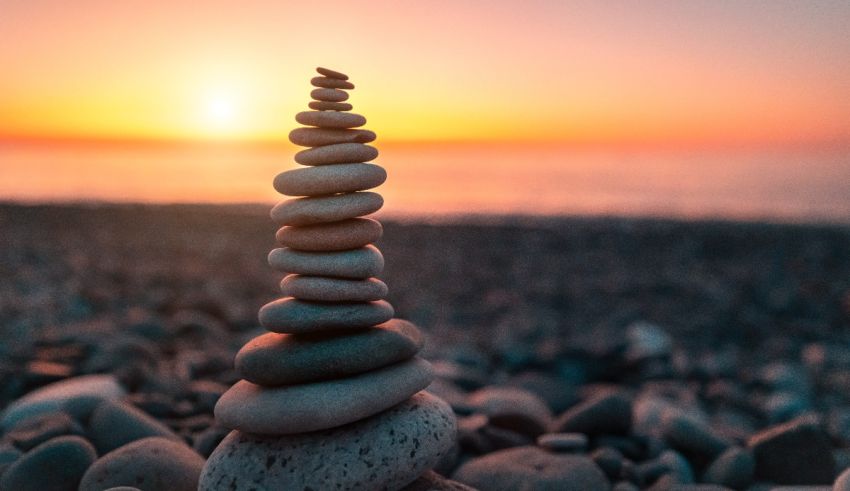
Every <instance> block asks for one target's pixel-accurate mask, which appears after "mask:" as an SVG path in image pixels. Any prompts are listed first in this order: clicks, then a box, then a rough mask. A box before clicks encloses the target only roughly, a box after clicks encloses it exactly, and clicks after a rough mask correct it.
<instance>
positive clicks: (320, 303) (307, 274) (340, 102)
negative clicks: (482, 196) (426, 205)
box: [200, 68, 455, 491]
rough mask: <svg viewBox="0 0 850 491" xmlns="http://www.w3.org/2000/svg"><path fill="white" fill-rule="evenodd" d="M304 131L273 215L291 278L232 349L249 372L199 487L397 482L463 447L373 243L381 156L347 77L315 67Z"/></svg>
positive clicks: (221, 407)
mask: <svg viewBox="0 0 850 491" xmlns="http://www.w3.org/2000/svg"><path fill="white" fill-rule="evenodd" d="M317 71H318V72H319V74H320V75H322V76H320V77H315V78H313V79H312V80H311V83H312V84H313V85H314V86H315V87H317V88H316V89H315V90H313V91H312V92H311V96H312V97H313V99H314V100H313V101H311V102H310V104H309V106H310V108H311V109H313V111H306V112H301V113H298V114H297V115H296V116H295V120H296V121H298V122H299V123H301V124H303V125H305V126H306V127H302V128H297V129H295V130H293V131H292V132H291V133H290V134H289V139H290V141H292V142H293V143H295V144H296V145H301V146H305V147H311V148H309V149H306V150H303V151H301V152H298V153H297V154H296V155H295V161H296V162H297V163H299V164H302V165H304V166H306V167H304V168H298V169H295V170H289V171H286V172H283V173H281V174H279V175H278V176H277V177H276V178H275V180H274V187H275V189H276V190H277V191H279V192H280V193H282V194H285V195H287V196H295V198H291V199H286V200H284V201H282V202H280V203H279V204H278V205H276V206H275V207H274V208H273V209H272V211H271V216H272V219H273V220H274V221H276V222H277V223H278V224H280V225H281V226H282V227H281V228H280V230H278V231H277V234H276V239H277V241H278V242H279V243H280V245H281V246H283V247H281V248H278V249H274V250H273V251H271V253H270V254H269V263H270V265H271V266H272V267H273V268H275V269H278V270H281V271H284V272H286V273H289V275H288V276H286V277H284V278H283V280H282V281H281V284H280V287H281V290H282V291H283V295H284V297H283V298H280V299H278V300H275V301H273V302H271V303H268V304H266V305H265V306H263V307H262V308H261V309H260V314H259V318H260V324H261V325H262V326H263V327H265V328H266V329H268V330H269V331H271V332H269V333H266V334H263V335H261V336H258V337H256V338H254V339H252V340H251V341H249V342H248V343H247V344H246V345H245V346H244V347H242V349H241V350H240V351H239V353H238V354H237V355H236V362H235V365H236V370H237V372H238V373H239V375H240V376H241V377H242V378H243V379H244V380H240V381H239V382H237V383H236V384H235V385H234V386H233V387H231V388H230V390H228V391H227V392H226V393H225V394H224V395H223V396H222V397H221V399H220V400H219V401H218V404H217V405H216V408H215V416H216V420H217V422H218V424H220V425H223V426H225V427H228V428H231V429H232V430H233V431H232V432H230V434H228V436H227V437H225V439H224V440H223V441H222V442H221V444H220V445H219V446H218V448H217V449H216V450H215V451H214V452H213V454H212V455H211V456H210V458H209V460H208V461H207V464H206V466H205V467H204V471H203V473H202V475H201V483H200V489H202V490H220V489H232V490H242V489H244V490H248V489H268V490H308V489H312V490H325V489H329V490H330V489H332V490H355V489H356V490H368V491H376V490H383V489H387V490H396V489H401V488H403V487H404V486H406V485H407V484H409V483H411V482H412V481H414V480H416V479H417V477H418V476H419V475H421V474H422V473H423V472H425V471H426V470H428V469H430V468H431V467H433V466H434V465H436V464H437V463H438V461H439V460H440V459H441V458H442V457H443V456H444V455H445V454H446V453H448V452H449V450H450V449H451V447H452V446H453V443H454V437H455V420H454V415H453V413H452V411H451V409H450V408H449V407H448V406H447V405H446V403H445V402H443V401H442V400H440V399H439V398H437V397H435V396H433V395H431V394H429V393H427V392H423V391H422V390H423V389H424V388H425V387H427V386H428V385H429V384H430V382H431V377H432V375H431V368H430V365H429V364H428V362H426V361H424V360H423V359H421V358H419V357H417V356H416V354H417V353H418V352H419V350H420V349H421V348H422V335H421V333H420V332H419V330H418V329H417V328H416V326H414V325H413V324H411V323H410V322H407V321H404V320H401V319H396V318H393V315H394V311H393V308H392V306H391V305H390V304H389V303H388V302H386V301H385V300H384V297H385V296H386V295H387V286H386V285H385V284H384V283H383V282H382V281H380V280H378V279H377V278H375V276H377V275H378V274H380V273H381V271H382V269H383V267H384V258H383V256H382V255H381V252H380V251H379V250H378V249H377V248H376V247H375V246H373V245H372V242H375V241H376V240H378V239H379V238H380V237H381V234H382V232H383V229H382V227H381V224H380V223H379V222H377V221H376V220H372V219H370V218H362V216H363V215H368V214H370V213H374V212H376V211H378V209H380V208H381V206H383V198H382V197H381V195H379V194H377V193H374V192H368V191H365V190H367V189H371V188H374V187H377V186H379V185H380V184H382V183H383V182H384V180H386V177H387V174H386V171H384V169H383V168H381V167H379V166H377V165H375V164H370V163H366V162H368V161H370V160H373V159H374V158H375V157H377V156H378V151H377V150H376V149H375V148H374V147H372V146H369V145H366V143H369V142H371V141H374V140H375V133H373V132H371V131H369V130H365V129H356V128H360V127H361V126H363V125H365V124H366V118H364V117H363V116H361V115H359V114H354V113H351V112H348V111H350V110H351V109H352V106H351V104H349V103H347V102H345V101H346V100H347V99H348V93H347V92H346V91H345V90H346V89H353V88H354V85H353V84H352V83H351V82H349V81H348V76H346V75H344V74H342V73H339V72H336V71H333V70H328V69H325V68H318V69H317Z"/></svg>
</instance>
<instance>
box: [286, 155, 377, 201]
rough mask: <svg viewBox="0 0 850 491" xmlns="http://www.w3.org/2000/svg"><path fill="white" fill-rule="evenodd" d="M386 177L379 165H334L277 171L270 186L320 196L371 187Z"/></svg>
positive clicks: (295, 194)
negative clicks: (272, 184) (278, 172)
mask: <svg viewBox="0 0 850 491" xmlns="http://www.w3.org/2000/svg"><path fill="white" fill-rule="evenodd" d="M386 180H387V171H385V170H384V168H383V167H381V166H379V165H375V164H359V163H358V164H336V165H323V166H319V167H306V168H303V169H292V170H288V171H286V172H281V173H280V174H278V175H277V176H275V178H274V188H275V190H276V191H277V192H279V193H281V194H285V195H287V196H321V195H325V194H335V193H350V192H353V191H363V190H366V189H372V188H374V187H378V186H380V185H381V184H383V183H384V181H386Z"/></svg>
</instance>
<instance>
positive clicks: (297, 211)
mask: <svg viewBox="0 0 850 491" xmlns="http://www.w3.org/2000/svg"><path fill="white" fill-rule="evenodd" d="M383 205H384V198H383V197H381V195H380V194H378V193H370V192H361V193H346V194H337V195H332V196H316V197H312V198H293V199H288V200H286V201H281V202H280V203H278V204H277V205H275V207H274V208H272V211H271V217H272V220H274V221H275V222H277V223H278V224H279V225H313V224H316V223H327V222H337V221H340V220H346V219H348V218H356V217H360V216H363V215H369V214H370V213H375V212H376V211H378V210H380V209H381V206H383Z"/></svg>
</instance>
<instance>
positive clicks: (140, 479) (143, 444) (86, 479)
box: [80, 437, 204, 491]
mask: <svg viewBox="0 0 850 491" xmlns="http://www.w3.org/2000/svg"><path fill="white" fill-rule="evenodd" d="M203 466H204V459H203V458H202V457H201V456H200V455H198V454H197V453H195V452H194V451H193V450H192V449H191V448H189V447H187V446H186V445H184V444H182V443H177V442H175V441H172V440H169V439H167V438H161V437H150V438H143V439H141V440H136V441H134V442H132V443H129V444H127V445H124V446H123V447H120V448H118V449H115V450H113V451H111V452H109V453H108V454H106V455H104V456H103V457H101V458H99V459H98V460H97V461H96V462H95V463H94V464H93V465H92V466H91V467H89V470H88V471H87V472H86V474H85V476H83V480H82V482H81V483H80V491H101V490H103V489H107V488H110V487H116V486H138V487H139V488H140V489H144V490H145V491H196V490H197V489H198V477H199V476H200V474H201V469H202V468H203Z"/></svg>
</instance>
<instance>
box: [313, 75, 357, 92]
mask: <svg viewBox="0 0 850 491" xmlns="http://www.w3.org/2000/svg"><path fill="white" fill-rule="evenodd" d="M310 83H311V84H312V85H313V86H314V87H324V88H326V89H348V90H351V89H353V88H354V84H353V83H351V82H349V81H347V80H340V79H338V78H330V77H313V78H311V79H310Z"/></svg>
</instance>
